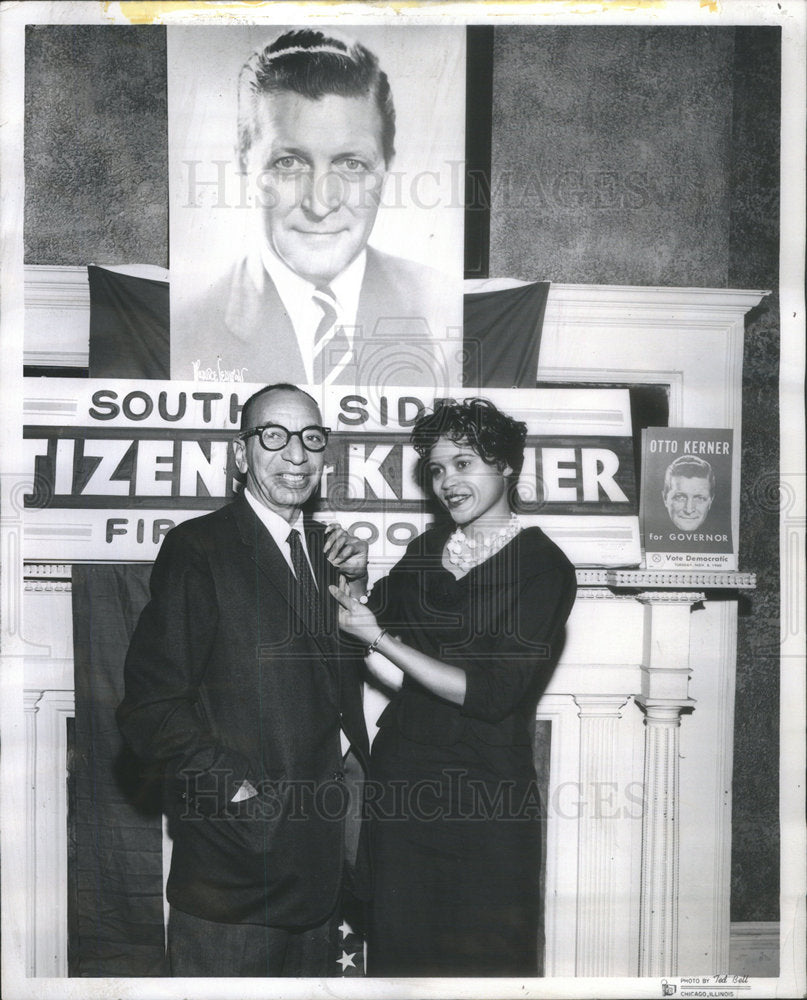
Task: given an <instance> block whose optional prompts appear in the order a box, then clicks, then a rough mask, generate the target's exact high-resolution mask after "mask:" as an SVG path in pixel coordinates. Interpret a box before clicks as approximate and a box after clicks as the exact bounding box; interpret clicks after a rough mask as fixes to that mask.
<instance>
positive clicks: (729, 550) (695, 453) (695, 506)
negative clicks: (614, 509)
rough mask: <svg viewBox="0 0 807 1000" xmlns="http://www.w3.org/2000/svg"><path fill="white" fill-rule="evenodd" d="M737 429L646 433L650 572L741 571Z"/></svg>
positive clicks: (645, 533) (644, 501)
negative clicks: (736, 535) (734, 504)
mask: <svg viewBox="0 0 807 1000" xmlns="http://www.w3.org/2000/svg"><path fill="white" fill-rule="evenodd" d="M733 443H734V442H733V435H732V431H731V430H727V429H719V428H713V427H694V428H693V427H648V428H647V429H646V430H645V431H643V432H642V490H641V500H640V503H641V509H640V516H641V524H642V542H643V545H644V550H645V557H646V565H647V568H648V569H714V570H736V569H737V550H736V546H735V544H734V539H733V537H732V530H731V496H732V488H733V484H732V477H731V467H732V447H733Z"/></svg>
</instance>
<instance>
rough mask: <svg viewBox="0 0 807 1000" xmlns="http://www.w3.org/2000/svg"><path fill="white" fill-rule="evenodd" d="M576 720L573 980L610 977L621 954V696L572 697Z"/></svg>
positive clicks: (622, 700)
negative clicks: (577, 779) (578, 797)
mask: <svg viewBox="0 0 807 1000" xmlns="http://www.w3.org/2000/svg"><path fill="white" fill-rule="evenodd" d="M574 700H575V703H576V704H577V706H578V708H579V713H578V714H579V716H580V786H581V793H582V795H581V797H582V799H583V809H582V810H581V813H580V821H579V826H578V849H577V858H578V861H577V941H576V949H575V953H576V961H575V975H577V976H615V975H618V974H619V969H618V968H616V967H615V966H614V963H615V962H616V961H617V958H618V955H619V954H620V948H619V945H618V940H617V938H618V934H619V931H620V922H619V920H618V919H617V901H618V896H619V891H620V886H619V885H617V884H616V882H617V877H616V869H615V866H614V858H615V857H616V855H617V853H618V848H617V841H618V831H617V823H618V818H619V812H620V807H619V801H618V800H619V792H620V789H619V786H618V781H617V775H618V770H617V760H618V757H619V754H618V738H619V733H618V724H619V720H620V719H621V717H622V712H621V709H622V708H623V707H624V706H625V705H626V704H627V701H628V699H627V697H625V696H624V695H616V696H608V695H575V697H574Z"/></svg>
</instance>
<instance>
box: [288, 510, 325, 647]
mask: <svg viewBox="0 0 807 1000" xmlns="http://www.w3.org/2000/svg"><path fill="white" fill-rule="evenodd" d="M287 540H288V543H289V550H290V551H291V564H292V566H293V567H294V575H295V576H296V577H297V583H298V585H299V587H300V595H301V597H302V601H303V607H302V611H303V618H304V619H305V622H306V624H307V625H308V628H309V629H310V630H311V631H312V632H319V631H320V625H321V614H320V612H321V606H320V600H319V592H318V590H317V585H316V583H315V582H314V576H313V574H312V572H311V567H310V566H309V565H308V560H307V559H306V557H305V552H303V543H302V542H301V541H300V532H299V531H298V530H297V529H296V528H292V529H291V531H290V532H289V537H288V539H287Z"/></svg>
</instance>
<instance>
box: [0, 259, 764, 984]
mask: <svg viewBox="0 0 807 1000" xmlns="http://www.w3.org/2000/svg"><path fill="white" fill-rule="evenodd" d="M40 277H42V276H41V275H40ZM63 277H64V276H63ZM81 280H83V279H81ZM54 284H55V285H56V287H57V288H58V289H59V290H60V294H63V295H68V297H69V294H71V293H69V292H68V291H65V288H64V284H65V282H64V281H62V282H61V283H58V282H56V283H54ZM46 286H47V281H45V280H42V281H41V282H40V293H42V294H39V293H38V294H39V298H38V299H36V302H35V303H34V304H33V306H32V308H35V309H36V310H39V319H40V320H43V317H44V315H45V314H44V310H45V309H46V307H45V306H44V305H43V304H42V303H43V301H44V298H46V295H45V289H46ZM764 294H765V293H764V292H761V291H736V290H722V289H670V288H664V289H660V288H645V287H642V288H627V287H618V288H615V287H598V286H577V285H553V286H552V288H551V291H550V297H549V302H548V306H547V311H546V317H545V322H544V328H543V334H542V341H541V349H540V354H539V368H538V372H537V376H538V378H539V379H540V380H541V381H544V382H547V381H548V382H552V381H557V382H579V383H599V384H602V383H618V384H634V383H636V384H655V385H663V386H667V387H669V401H670V423H671V425H673V426H701V427H730V428H732V429H733V431H734V438H735V444H736V447H735V449H734V454H735V463H736V467H735V470H734V472H735V476H736V478H735V481H736V482H737V483H739V481H740V479H739V472H740V468H739V463H740V454H741V441H740V432H741V413H742V378H741V375H742V353H743V330H744V316H745V314H746V312H748V310H750V309H752V308H753V307H754V306H756V305H757V304H758V303H759V301H760V300H761V298H762V296H763V295H764ZM34 298H36V297H34ZM71 301H73V300H71ZM74 315H75V313H74ZM47 328H48V324H47V322H45V321H44V320H43V322H42V323H40V326H39V328H38V329H40V331H45V330H46V329H47ZM53 328H54V329H58V328H59V327H58V325H57V326H55V327H53ZM28 346H30V347H31V350H32V351H36V352H39V353H37V354H36V357H34V355H33V354H32V356H31V357H30V358H28V357H27V358H26V360H27V361H28V362H29V363H36V360H37V358H38V359H39V361H40V363H45V362H44V360H42V359H44V358H46V357H47V358H49V359H50V361H49V363H52V364H55V363H59V360H58V359H59V357H60V358H61V362H62V363H70V359H71V358H72V359H80V357H83V355H81V351H82V350H86V344H85V345H84V346H81V345H80V344H78V342H77V343H76V344H73V343H72V342H71V343H67V342H66V341H61V343H60V345H56V344H54V343H46V342H45V341H37V342H36V343H34V342H33V341H30V342H29V343H28ZM54 351H56V354H53V352H54ZM59 351H62V353H61V354H58V352H59ZM57 355H58V357H57ZM13 480H14V477H13V476H10V477H9V478H8V480H7V481H6V482H5V483H4V489H5V490H6V491H13V489H14V488H15V482H14V481H13ZM739 494H740V491H739V489H735V490H734V507H733V511H732V517H733V525H732V526H733V530H734V535H735V537H740V536H739ZM8 495H9V494H8V493H6V496H8ZM4 510H5V511H6V512H7V514H8V516H7V517H6V515H5V514H4V518H5V519H4V525H3V531H4V532H5V534H6V537H7V538H10V537H12V536H13V537H19V529H20V524H19V523H18V522H17V521H15V517H16V515H15V508H14V505H13V504H11V505H9V504H6V506H5V508H4ZM742 557H743V552H742V538H740V565H742V564H743V560H742ZM12 569H13V573H12V576H13V575H14V574H16V573H17V572H20V573H21V571H22V566H21V565H20V566H19V567H16V566H15V567H12ZM578 580H579V586H580V591H579V594H580V596H579V599H578V601H577V603H576V605H575V608H574V611H573V613H572V616H571V618H570V620H569V623H568V627H567V637H566V643H565V647H564V650H563V653H562V656H561V659H560V663H559V665H558V667H557V669H556V671H555V673H554V675H553V677H552V680H551V682H550V685H549V687H548V689H547V692H546V694H545V696H544V697H543V698H542V700H541V702H540V704H539V707H538V718H539V719H543V720H547V721H551V723H552V741H551V755H550V794H549V803H548V827H547V857H546V886H547V892H546V974H547V975H548V976H594V975H600V976H638V975H640V974H641V975H649V976H654V977H658V976H663V975H674V974H676V973H677V974H682V975H687V974H699V973H704V974H707V973H713V972H725V971H727V970H728V964H729V952H728V947H729V910H728V903H729V873H730V853H731V776H732V750H733V748H732V739H733V717H734V690H735V670H736V634H737V600H736V595H737V593H738V591H739V590H741V589H751V588H752V587H753V584H754V580H753V576H752V575H751V574H744V573H739V574H721V573H711V572H701V573H695V574H688V573H683V572H681V573H677V572H673V573H665V574H661V573H658V572H652V573H651V572H648V571H646V570H643V569H641V568H637V569H624V570H613V569H608V570H606V569H596V568H592V569H581V570H580V571H579V574H578ZM20 589H21V591H22V598H21V599H22V604H23V620H22V625H21V628H20V629H19V630H18V631H17V632H16V633H15V634H14V635H13V636H10V637H9V644H8V646H7V649H6V653H7V654H8V655H15V656H16V655H20V656H23V657H24V662H25V667H24V671H25V684H24V686H25V690H26V705H27V706H28V715H29V726H28V730H27V731H28V733H29V739H32V740H33V744H32V745H31V746H30V747H29V749H30V754H29V768H30V770H31V773H30V775H29V778H30V786H31V789H32V791H31V795H32V796H33V798H32V801H31V803H30V808H29V811H28V816H29V823H31V824H33V825H34V826H35V827H36V829H34V830H29V833H30V836H29V837H28V844H29V845H30V851H31V852H32V853H31V855H30V857H29V875H30V872H31V871H33V873H34V874H33V876H31V878H29V884H30V885H31V886H32V887H33V890H34V897H35V898H34V901H33V902H32V903H31V910H30V912H29V920H30V921H31V922H30V923H29V928H30V936H32V937H31V942H30V951H29V955H30V960H31V962H32V963H35V969H33V970H32V972H34V974H36V975H37V976H43V975H55V976H59V975H65V974H66V962H67V956H66V954H63V953H57V952H58V948H57V949H56V951H54V947H53V944H52V942H53V941H56V942H57V943H58V942H62V941H63V940H64V939H63V937H62V936H61V931H54V928H53V919H51V917H50V916H47V919H45V917H46V915H47V914H49V913H50V911H49V910H48V909H47V899H48V898H50V899H51V901H52V898H53V894H54V893H55V894H56V895H57V896H58V898H60V899H61V900H64V899H65V898H66V890H67V887H66V884H64V885H62V884H58V882H57V884H53V885H46V881H45V880H44V879H40V873H47V874H48V875H50V873H53V876H54V878H56V879H57V880H58V879H60V878H61V877H62V875H61V873H62V872H63V870H64V868H63V865H62V858H63V857H64V856H66V855H63V854H62V852H65V851H66V831H64V830H63V828H62V827H60V826H59V825H60V823H61V820H60V818H59V817H60V816H61V815H62V814H61V812H60V811H59V810H61V808H62V806H61V805H60V804H59V803H60V802H61V799H60V798H59V796H61V795H62V794H63V793H64V783H63V782H62V780H61V775H62V773H63V770H62V771H57V768H62V769H63V768H64V762H63V761H61V762H60V760H59V754H61V753H62V747H61V742H60V738H57V737H56V736H55V735H54V732H55V731H56V729H57V728H58V726H57V724H56V722H55V721H54V720H60V719H61V718H62V717H63V715H64V714H65V712H66V711H67V708H68V706H69V705H70V696H71V694H72V661H71V657H72V637H71V632H70V626H71V622H70V585H69V566H66V565H64V564H61V565H59V566H58V567H54V566H53V565H52V564H50V563H48V562H47V561H39V562H38V563H37V564H36V565H35V566H33V565H32V566H29V567H27V569H26V574H25V582H24V583H22V580H21V584H20ZM51 706H52V708H51ZM43 775H47V776H48V778H47V780H46V781H44V783H43V781H42V780H38V776H40V778H41V776H43ZM53 775H57V778H53ZM54 809H55V810H56V811H55V812H54ZM54 817H55V818H54ZM43 823H44V824H45V826H44V827H42V824H43ZM57 827H59V829H56V828H57ZM51 836H52V838H53V839H51ZM34 861H36V867H35V868H32V867H31V866H33V863H34ZM32 879H33V880H32ZM39 893H42V894H45V893H49V894H50V895H49V896H47V895H43V896H42V898H40V897H39V895H37V894H39ZM51 909H52V910H53V914H58V912H60V911H59V910H58V908H53V907H51ZM54 919H55V918H54ZM43 921H44V922H43ZM54 935H55V936H54ZM59 947H60V946H59Z"/></svg>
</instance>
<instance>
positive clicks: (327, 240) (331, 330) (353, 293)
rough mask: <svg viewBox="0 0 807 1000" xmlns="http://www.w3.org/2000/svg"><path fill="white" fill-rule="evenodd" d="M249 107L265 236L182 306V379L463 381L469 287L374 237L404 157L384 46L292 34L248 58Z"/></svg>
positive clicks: (245, 90)
mask: <svg viewBox="0 0 807 1000" xmlns="http://www.w3.org/2000/svg"><path fill="white" fill-rule="evenodd" d="M238 115H239V121H238V155H239V162H240V168H241V170H242V172H243V173H245V174H246V175H247V178H248V190H249V195H250V198H251V199H252V200H253V202H254V203H255V206H256V212H257V221H258V222H259V226H258V229H259V233H258V238H257V244H256V246H255V247H254V248H253V249H252V250H251V251H250V252H249V253H247V255H246V256H244V257H243V258H242V259H241V260H239V261H238V262H237V263H236V265H235V266H234V267H233V268H232V269H231V271H230V272H229V273H228V274H227V275H225V277H224V278H223V279H221V280H220V281H219V282H218V283H217V284H215V285H214V287H213V288H212V289H211V290H210V291H209V293H208V294H206V295H204V296H203V297H202V298H201V299H200V300H199V301H198V302H196V303H195V304H194V305H193V306H192V307H191V308H190V309H189V310H187V311H185V310H179V311H178V314H177V316H176V317H175V318H174V317H172V329H171V354H172V365H171V374H172V377H175V378H191V377H193V376H194V372H198V371H199V370H204V371H207V370H212V371H214V372H222V371H223V372H237V377H238V378H242V377H243V378H245V379H246V380H247V381H251V382H254V381H259V380H261V379H264V378H268V377H272V378H275V379H276V378H283V379H285V380H288V381H291V382H299V383H306V384H323V385H327V384H338V385H343V384H345V385H354V386H355V385H361V384H370V385H429V386H433V387H436V386H445V385H448V384H451V383H452V382H453V381H455V379H456V376H457V373H458V371H459V363H460V357H459V351H460V349H461V343H462V341H461V338H460V337H459V333H458V328H459V326H460V325H461V322H462V319H461V315H462V313H461V310H462V291H461V287H460V286H459V283H458V282H455V283H452V282H451V281H450V280H448V279H447V278H446V276H445V275H443V274H440V273H439V272H437V271H433V270H431V269H430V268H426V267H423V266H422V265H419V264H415V263H413V262H412V261H408V260H404V259H403V258H400V257H393V256H390V255H389V254H384V253H381V252H379V251H378V250H376V249H374V248H372V247H370V246H368V239H369V238H370V234H371V232H372V230H373V226H374V224H375V220H376V214H377V212H378V208H379V204H380V200H381V195H382V188H383V185H384V180H385V177H386V175H387V171H388V169H389V167H390V164H391V162H392V159H393V155H394V152H395V149H394V141H395V109H394V106H393V102H392V94H391V91H390V86H389V82H388V80H387V76H386V74H385V73H384V72H383V71H382V70H381V69H380V67H379V65H378V60H377V59H376V57H375V55H373V53H372V52H370V51H369V50H368V49H366V48H365V47H364V46H363V45H360V44H358V43H353V42H351V41H349V40H343V39H342V38H341V37H336V36H335V35H326V34H324V33H323V32H320V31H314V30H310V29H301V30H296V31H289V32H287V33H285V34H283V35H281V36H280V37H279V38H277V39H276V40H275V41H273V42H272V43H271V44H269V45H267V46H266V47H265V48H263V49H261V50H259V51H258V52H256V53H254V54H253V56H252V57H251V58H250V59H249V61H248V62H247V63H246V65H245V66H244V67H243V69H242V71H241V77H240V81H239V112H238Z"/></svg>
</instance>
